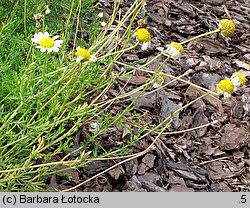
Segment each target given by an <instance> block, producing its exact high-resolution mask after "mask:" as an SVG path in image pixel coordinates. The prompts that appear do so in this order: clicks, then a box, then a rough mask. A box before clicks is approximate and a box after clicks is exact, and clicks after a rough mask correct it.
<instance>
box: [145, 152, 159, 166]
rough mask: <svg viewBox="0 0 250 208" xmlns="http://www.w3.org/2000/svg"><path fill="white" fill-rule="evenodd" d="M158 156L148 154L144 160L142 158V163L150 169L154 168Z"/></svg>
mask: <svg viewBox="0 0 250 208" xmlns="http://www.w3.org/2000/svg"><path fill="white" fill-rule="evenodd" d="M155 158H156V156H155V155H153V154H146V155H145V157H144V158H142V162H143V163H145V165H147V166H148V167H149V168H152V167H154V161H155Z"/></svg>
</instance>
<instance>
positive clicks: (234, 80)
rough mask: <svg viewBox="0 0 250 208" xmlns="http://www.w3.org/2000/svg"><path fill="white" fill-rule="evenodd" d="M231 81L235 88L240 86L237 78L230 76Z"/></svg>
mask: <svg viewBox="0 0 250 208" xmlns="http://www.w3.org/2000/svg"><path fill="white" fill-rule="evenodd" d="M231 81H232V83H233V85H234V86H235V87H240V86H241V83H240V79H239V78H238V77H237V76H232V77H231Z"/></svg>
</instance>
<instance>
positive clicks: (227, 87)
mask: <svg viewBox="0 0 250 208" xmlns="http://www.w3.org/2000/svg"><path fill="white" fill-rule="evenodd" d="M217 89H218V91H223V92H227V93H228V94H232V93H233V92H234V85H233V83H232V81H231V80H226V79H224V80H221V81H220V82H219V83H218V84H217Z"/></svg>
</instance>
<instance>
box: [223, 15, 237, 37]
mask: <svg viewBox="0 0 250 208" xmlns="http://www.w3.org/2000/svg"><path fill="white" fill-rule="evenodd" d="M219 28H220V31H221V34H222V35H223V36H224V37H229V36H231V35H232V34H233V33H234V30H235V24H234V22H233V21H232V20H229V19H222V20H221V21H220V24H219Z"/></svg>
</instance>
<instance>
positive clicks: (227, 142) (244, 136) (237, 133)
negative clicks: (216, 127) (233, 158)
mask: <svg viewBox="0 0 250 208" xmlns="http://www.w3.org/2000/svg"><path fill="white" fill-rule="evenodd" d="M249 141H250V132H249V130H247V129H246V128H245V127H243V126H242V127H235V125H233V124H227V125H226V127H225V129H224V133H223V135H222V137H221V139H220V142H219V144H218V145H219V146H220V148H221V149H222V150H237V149H239V148H241V147H243V146H245V145H247V144H248V142H249Z"/></svg>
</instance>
